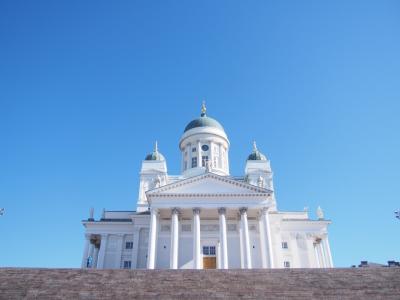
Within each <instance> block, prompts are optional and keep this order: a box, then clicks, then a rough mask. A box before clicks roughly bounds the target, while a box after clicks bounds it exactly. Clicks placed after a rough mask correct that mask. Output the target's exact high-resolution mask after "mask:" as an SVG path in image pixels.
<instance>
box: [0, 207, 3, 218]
mask: <svg viewBox="0 0 400 300" xmlns="http://www.w3.org/2000/svg"><path fill="white" fill-rule="evenodd" d="M2 215H4V208H3V207H2V208H0V216H2Z"/></svg>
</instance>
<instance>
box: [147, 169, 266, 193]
mask: <svg viewBox="0 0 400 300" xmlns="http://www.w3.org/2000/svg"><path fill="white" fill-rule="evenodd" d="M206 179H211V180H214V181H215V182H217V183H225V184H228V185H231V186H232V187H233V188H235V187H236V188H241V189H245V190H247V191H248V192H243V191H241V192H235V191H234V190H233V191H232V193H227V192H223V193H218V192H213V193H204V192H202V193H182V192H174V190H175V189H177V188H181V187H184V186H190V185H191V184H194V183H198V182H201V181H203V180H206ZM272 193H273V191H271V190H268V189H264V188H261V187H258V186H254V185H251V184H248V183H245V182H240V181H237V180H234V179H231V178H229V177H224V176H220V175H217V174H215V173H211V172H209V173H205V174H202V175H198V176H195V177H190V178H187V179H183V180H180V181H178V182H174V183H171V184H167V185H164V186H162V187H159V188H156V189H153V190H149V191H147V192H146V195H147V197H151V196H157V197H168V198H169V197H187V198H192V197H265V196H270V195H271V194H272Z"/></svg>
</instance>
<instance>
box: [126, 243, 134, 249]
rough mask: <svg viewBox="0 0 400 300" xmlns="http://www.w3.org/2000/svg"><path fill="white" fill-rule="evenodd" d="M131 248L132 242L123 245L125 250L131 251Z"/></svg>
mask: <svg viewBox="0 0 400 300" xmlns="http://www.w3.org/2000/svg"><path fill="white" fill-rule="evenodd" d="M132 248H133V242H126V243H125V249H132Z"/></svg>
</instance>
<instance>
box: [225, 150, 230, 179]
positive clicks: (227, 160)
mask: <svg viewBox="0 0 400 300" xmlns="http://www.w3.org/2000/svg"><path fill="white" fill-rule="evenodd" d="M225 157H226V158H225V161H226V166H225V170H226V173H228V174H229V147H227V148H226V151H225Z"/></svg>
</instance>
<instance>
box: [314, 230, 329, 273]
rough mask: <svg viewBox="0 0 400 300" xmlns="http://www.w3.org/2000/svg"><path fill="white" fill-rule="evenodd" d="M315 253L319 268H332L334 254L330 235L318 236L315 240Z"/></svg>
mask: <svg viewBox="0 0 400 300" xmlns="http://www.w3.org/2000/svg"><path fill="white" fill-rule="evenodd" d="M313 245H314V253H315V258H316V262H317V267H318V268H332V267H333V262H332V255H331V249H330V247H329V242H328V236H327V235H325V236H322V237H317V238H316V239H315V241H314V244H313Z"/></svg>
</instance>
